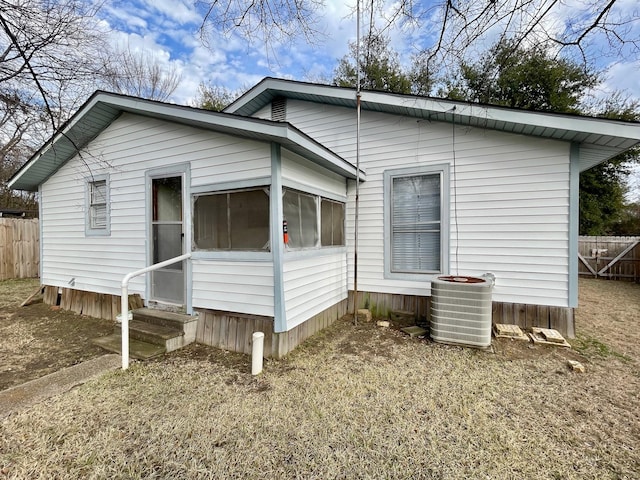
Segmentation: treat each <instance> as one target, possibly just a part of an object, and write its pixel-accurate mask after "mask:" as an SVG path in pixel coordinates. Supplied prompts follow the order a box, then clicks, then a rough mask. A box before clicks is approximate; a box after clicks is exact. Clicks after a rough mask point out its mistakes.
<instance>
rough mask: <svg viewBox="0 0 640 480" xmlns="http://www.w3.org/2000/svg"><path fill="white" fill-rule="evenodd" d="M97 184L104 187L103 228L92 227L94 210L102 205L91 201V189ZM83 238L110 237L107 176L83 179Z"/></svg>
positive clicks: (109, 188) (109, 190) (108, 180)
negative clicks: (102, 184) (101, 184)
mask: <svg viewBox="0 0 640 480" xmlns="http://www.w3.org/2000/svg"><path fill="white" fill-rule="evenodd" d="M98 183H104V185H105V203H104V208H105V224H104V226H94V224H93V219H94V218H95V217H94V215H93V211H94V208H95V207H96V206H99V205H102V204H101V203H97V202H95V203H94V201H93V188H94V186H95V185H96V184H98ZM84 233H85V236H87V237H96V236H98V237H100V236H101V237H108V236H110V235H111V182H110V178H109V174H101V175H93V176H92V177H87V178H86V179H85V231H84Z"/></svg>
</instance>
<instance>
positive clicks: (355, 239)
mask: <svg viewBox="0 0 640 480" xmlns="http://www.w3.org/2000/svg"><path fill="white" fill-rule="evenodd" d="M356 2H357V4H358V5H357V20H356V30H357V32H356V35H357V38H356V204H355V209H356V210H355V218H354V234H353V320H354V322H355V323H358V214H359V209H360V97H361V93H360V0H356Z"/></svg>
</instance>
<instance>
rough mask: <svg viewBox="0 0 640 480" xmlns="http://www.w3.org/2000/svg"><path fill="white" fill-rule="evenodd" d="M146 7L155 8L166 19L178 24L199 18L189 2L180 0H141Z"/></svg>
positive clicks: (192, 21) (195, 21)
mask: <svg viewBox="0 0 640 480" xmlns="http://www.w3.org/2000/svg"><path fill="white" fill-rule="evenodd" d="M143 1H144V4H145V5H146V7H147V8H148V9H150V10H155V11H156V12H159V13H161V14H162V15H164V16H165V17H166V19H167V20H171V21H174V22H177V23H179V24H186V23H197V22H199V21H200V20H201V17H200V16H199V14H198V12H197V11H196V9H195V8H194V7H193V5H192V4H191V2H183V1H180V0H143Z"/></svg>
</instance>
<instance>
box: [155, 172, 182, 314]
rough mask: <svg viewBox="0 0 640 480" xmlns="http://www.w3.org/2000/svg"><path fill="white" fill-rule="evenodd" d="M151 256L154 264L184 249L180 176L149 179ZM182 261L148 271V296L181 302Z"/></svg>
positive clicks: (157, 299)
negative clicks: (149, 282)
mask: <svg viewBox="0 0 640 480" xmlns="http://www.w3.org/2000/svg"><path fill="white" fill-rule="evenodd" d="M151 190H152V195H153V198H152V215H151V234H152V237H153V239H152V242H150V243H151V259H152V263H153V264H156V263H158V262H162V261H164V260H168V259H170V258H173V257H178V256H180V255H182V254H183V253H184V245H183V244H184V233H183V219H182V176H177V177H166V178H154V179H152V188H151ZM184 278H185V275H184V262H178V263H174V264H173V265H169V266H167V267H164V268H161V269H159V270H154V271H152V272H151V299H152V300H156V301H162V302H167V303H173V304H178V305H183V304H184V297H185V284H184Z"/></svg>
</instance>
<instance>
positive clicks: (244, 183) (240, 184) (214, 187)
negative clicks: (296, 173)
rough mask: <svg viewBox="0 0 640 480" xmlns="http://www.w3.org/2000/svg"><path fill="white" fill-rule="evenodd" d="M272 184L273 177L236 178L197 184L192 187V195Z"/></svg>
mask: <svg viewBox="0 0 640 480" xmlns="http://www.w3.org/2000/svg"><path fill="white" fill-rule="evenodd" d="M270 184H271V177H256V178H248V179H246V180H236V181H231V182H220V183H210V184H207V185H197V186H194V187H192V188H191V194H192V195H201V194H207V193H217V192H225V191H231V190H240V189H247V190H249V189H251V188H255V187H264V186H268V185H270Z"/></svg>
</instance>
